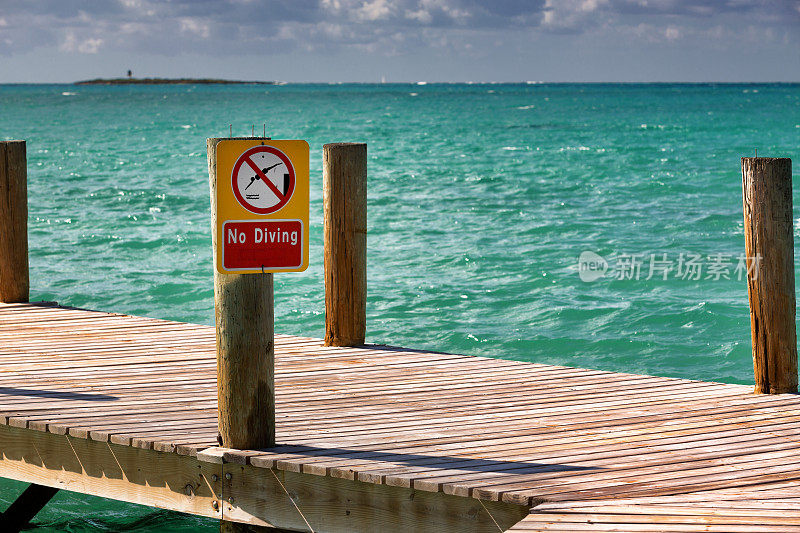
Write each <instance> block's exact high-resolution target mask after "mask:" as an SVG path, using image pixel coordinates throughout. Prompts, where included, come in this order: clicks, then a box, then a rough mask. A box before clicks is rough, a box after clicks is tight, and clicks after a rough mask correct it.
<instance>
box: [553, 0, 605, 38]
mask: <svg viewBox="0 0 800 533" xmlns="http://www.w3.org/2000/svg"><path fill="white" fill-rule="evenodd" d="M608 4H609V2H608V0H547V1H546V2H545V5H544V17H543V18H542V26H543V27H545V28H547V29H551V30H555V31H578V30H580V29H582V28H583V27H584V26H586V25H588V24H589V23H591V22H595V21H596V18H597V12H598V11H599V10H600V9H602V8H604V7H606V6H608Z"/></svg>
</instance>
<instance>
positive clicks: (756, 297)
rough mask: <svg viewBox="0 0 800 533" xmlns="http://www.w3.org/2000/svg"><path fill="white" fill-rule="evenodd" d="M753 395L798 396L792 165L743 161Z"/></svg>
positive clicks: (776, 161)
mask: <svg viewBox="0 0 800 533" xmlns="http://www.w3.org/2000/svg"><path fill="white" fill-rule="evenodd" d="M742 196H743V206H744V240H745V251H746V255H747V258H748V266H749V268H748V275H747V292H748V296H749V298H750V327H751V334H752V338H753V372H754V374H755V382H756V386H755V392H756V393H759V394H780V393H786V392H797V332H796V329H795V282H794V238H793V217H792V161H791V159H788V158H767V157H743V158H742Z"/></svg>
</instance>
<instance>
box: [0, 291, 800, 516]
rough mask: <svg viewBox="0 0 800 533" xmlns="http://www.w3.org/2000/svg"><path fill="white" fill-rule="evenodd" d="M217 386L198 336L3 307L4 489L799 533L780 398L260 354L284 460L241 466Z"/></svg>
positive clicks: (432, 356) (559, 374) (310, 509)
mask: <svg viewBox="0 0 800 533" xmlns="http://www.w3.org/2000/svg"><path fill="white" fill-rule="evenodd" d="M215 369H216V362H215V349H214V329H213V328H211V327H207V326H199V325H193V324H183V323H176V322H168V321H162V320H155V319H150V318H142V317H132V316H125V315H117V314H109V313H101V312H93V311H85V310H78V309H71V308H63V307H57V306H55V305H48V304H15V305H7V304H3V305H0V370H2V372H1V373H0V422H2V423H3V425H0V451H2V459H1V460H0V476H3V477H8V478H13V479H18V480H22V481H27V482H33V483H38V484H42V485H48V486H54V487H58V488H63V489H67V490H73V491H77V492H82V493H87V494H97V495H102V496H106V497H110V498H115V499H118V500H123V501H129V502H135V503H142V504H145V505H151V506H157V507H163V508H167V509H174V510H178V511H183V512H187V513H192V514H197V515H202V516H208V517H215V518H225V519H227V520H233V521H240V522H247V523H252V524H272V525H275V526H278V527H283V528H288V529H295V530H299V531H315V532H324V531H436V532H439V531H441V532H446V531H453V532H464V531H487V532H497V531H504V530H507V529H509V528H512V526H514V524H517V523H518V522H519V524H518V525H517V526H515V527H514V529H512V531H549V530H560V531H571V530H575V531H579V530H580V531H583V530H587V531H723V530H724V531H739V530H745V528H746V530H747V531H790V530H791V531H794V530H798V531H800V514H799V513H798V511H797V509H798V505H797V503H798V499H799V498H800V490H798V481H800V398H798V397H797V396H794V395H777V396H762V395H759V396H756V395H753V394H751V390H752V389H751V387H749V386H739V385H724V384H719V383H706V382H700V381H690V380H680V379H668V378H659V377H652V376H640V375H633V374H620V373H614V372H601V371H596V370H583V369H575V368H567V367H557V366H550V365H539V364H531V363H521V362H514V361H505V360H497V359H488V358H481V357H468V356H461V355H450V354H442V353H432V352H421V351H414V350H407V349H403V348H391V347H385V346H374V345H370V346H365V347H363V348H330V347H324V346H323V345H322V342H321V341H319V340H317V339H309V338H300V337H292V336H278V337H277V338H276V387H277V439H278V442H279V443H280V446H279V447H277V448H273V449H270V450H261V451H258V450H254V451H237V450H224V449H221V448H218V447H217V429H216V425H217V418H216V374H215ZM531 508H532V510H533V513H532V514H530V515H529V513H530V512H531ZM523 519H524V520H523ZM520 520H522V522H520ZM648 528H649V529H648ZM758 528H760V529H758ZM791 528H794V529H791Z"/></svg>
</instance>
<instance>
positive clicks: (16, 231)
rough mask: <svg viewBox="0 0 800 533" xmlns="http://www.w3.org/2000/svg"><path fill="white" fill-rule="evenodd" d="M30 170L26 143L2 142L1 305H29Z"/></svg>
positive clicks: (0, 190)
mask: <svg viewBox="0 0 800 533" xmlns="http://www.w3.org/2000/svg"><path fill="white" fill-rule="evenodd" d="M29 290H30V280H29V277H28V167H27V157H26V150H25V141H2V142H0V302H5V303H18V302H27V301H28V293H29Z"/></svg>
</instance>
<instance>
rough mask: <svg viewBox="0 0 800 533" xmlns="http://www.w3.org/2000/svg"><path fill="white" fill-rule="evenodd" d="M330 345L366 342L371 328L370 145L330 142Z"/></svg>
mask: <svg viewBox="0 0 800 533" xmlns="http://www.w3.org/2000/svg"><path fill="white" fill-rule="evenodd" d="M322 167H323V171H322V180H323V187H322V202H323V212H324V219H325V229H324V235H325V261H324V263H325V345H326V346H356V345H359V344H364V338H365V335H366V329H367V145H366V144H363V143H336V144H326V145H325V146H324V147H323V155H322Z"/></svg>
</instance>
